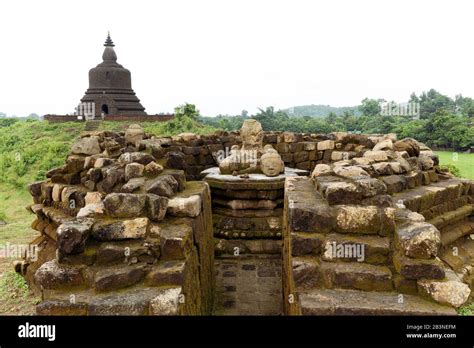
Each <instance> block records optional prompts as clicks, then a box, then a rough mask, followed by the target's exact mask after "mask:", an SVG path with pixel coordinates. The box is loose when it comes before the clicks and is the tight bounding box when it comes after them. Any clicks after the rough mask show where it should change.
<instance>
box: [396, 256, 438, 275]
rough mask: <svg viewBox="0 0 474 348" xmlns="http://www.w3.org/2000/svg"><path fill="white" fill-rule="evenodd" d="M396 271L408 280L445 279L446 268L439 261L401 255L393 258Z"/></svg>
mask: <svg viewBox="0 0 474 348" xmlns="http://www.w3.org/2000/svg"><path fill="white" fill-rule="evenodd" d="M393 264H394V266H395V269H396V271H397V272H398V273H399V274H401V275H402V276H403V277H405V278H407V279H420V278H429V279H443V278H444V275H445V273H444V266H443V263H442V262H440V261H439V260H438V259H433V260H423V259H412V258H409V257H406V256H403V255H401V254H399V253H397V254H395V255H394V256H393Z"/></svg>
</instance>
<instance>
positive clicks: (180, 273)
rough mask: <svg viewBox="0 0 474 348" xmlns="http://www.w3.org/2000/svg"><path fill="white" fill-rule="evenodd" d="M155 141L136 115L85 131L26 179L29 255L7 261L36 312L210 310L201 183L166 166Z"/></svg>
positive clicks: (205, 194) (206, 211) (206, 199)
mask: <svg viewBox="0 0 474 348" xmlns="http://www.w3.org/2000/svg"><path fill="white" fill-rule="evenodd" d="M165 142H166V140H165ZM161 144H163V140H162V139H159V138H154V137H150V136H149V135H147V134H145V132H144V131H143V129H142V128H141V127H140V126H138V125H135V126H131V127H129V128H128V129H127V131H126V132H125V133H114V132H108V131H95V132H85V133H83V134H82V135H81V138H80V139H79V140H77V141H76V142H75V143H74V145H73V146H72V149H71V153H70V154H69V155H68V157H67V159H66V163H65V165H63V166H62V167H59V168H55V169H53V170H51V171H49V172H48V173H47V175H46V176H47V179H46V180H44V181H41V182H36V183H33V184H31V185H30V186H29V191H30V193H31V195H32V196H33V200H34V204H33V205H31V206H30V207H29V209H30V210H31V212H32V213H34V214H35V215H36V220H35V221H34V222H33V224H32V227H33V228H34V229H35V230H37V231H39V232H40V233H41V235H40V236H39V237H38V238H37V239H36V240H35V241H33V243H32V244H34V245H36V246H37V248H38V250H39V253H38V260H31V259H28V258H26V259H25V260H23V261H22V262H20V263H18V264H17V265H16V268H17V270H19V271H20V272H22V273H23V274H24V275H25V277H26V278H27V280H28V281H29V283H30V284H31V285H32V288H34V289H35V290H36V291H38V292H40V293H41V295H42V298H43V299H44V300H43V301H42V302H41V303H40V304H39V305H38V306H37V312H38V314H52V315H55V314H59V315H63V314H78V315H86V314H88V315H102V314H116V315H130V314H135V315H147V314H148V315H167V314H209V313H210V311H211V306H212V292H213V272H212V267H213V254H214V248H213V244H212V240H210V238H211V237H212V230H211V225H210V224H209V219H210V214H211V211H210V209H211V208H210V193H209V188H208V186H207V185H206V184H205V183H203V182H197V183H190V184H187V182H186V177H185V173H184V172H183V171H182V170H176V169H169V168H167V167H166V158H165V152H164V151H162V148H161Z"/></svg>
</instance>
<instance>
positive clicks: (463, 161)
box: [436, 151, 474, 180]
mask: <svg viewBox="0 0 474 348" xmlns="http://www.w3.org/2000/svg"><path fill="white" fill-rule="evenodd" d="M436 154H437V155H438V156H439V163H440V165H447V164H451V165H454V166H456V167H457V168H458V169H459V171H460V173H461V177H462V178H466V179H472V180H474V154H472V153H461V152H451V151H436Z"/></svg>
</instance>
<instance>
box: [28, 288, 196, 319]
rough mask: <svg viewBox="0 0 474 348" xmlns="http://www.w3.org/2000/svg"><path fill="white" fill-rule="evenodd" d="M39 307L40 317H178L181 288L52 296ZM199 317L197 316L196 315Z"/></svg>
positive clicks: (55, 294)
mask: <svg viewBox="0 0 474 348" xmlns="http://www.w3.org/2000/svg"><path fill="white" fill-rule="evenodd" d="M48 295H49V296H48V298H47V299H46V300H45V301H43V302H41V303H40V304H39V305H37V306H36V312H37V314H39V315H170V314H171V315H178V314H180V313H181V311H182V306H181V305H180V302H179V299H180V295H182V288H181V287H160V288H158V287H143V286H134V287H131V288H127V289H125V290H122V291H119V292H115V293H103V294H97V293H94V292H93V291H92V290H83V291H77V292H75V293H71V292H70V291H67V292H57V291H56V292H53V293H51V294H48ZM196 314H197V313H196Z"/></svg>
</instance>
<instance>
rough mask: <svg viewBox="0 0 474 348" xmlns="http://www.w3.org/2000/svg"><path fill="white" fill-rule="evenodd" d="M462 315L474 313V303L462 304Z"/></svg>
mask: <svg viewBox="0 0 474 348" xmlns="http://www.w3.org/2000/svg"><path fill="white" fill-rule="evenodd" d="M458 313H459V314H460V315H474V303H470V304H467V305H464V306H462V307H461V308H459V309H458Z"/></svg>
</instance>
